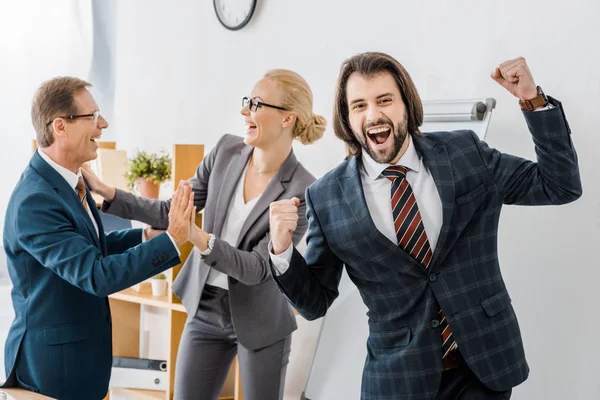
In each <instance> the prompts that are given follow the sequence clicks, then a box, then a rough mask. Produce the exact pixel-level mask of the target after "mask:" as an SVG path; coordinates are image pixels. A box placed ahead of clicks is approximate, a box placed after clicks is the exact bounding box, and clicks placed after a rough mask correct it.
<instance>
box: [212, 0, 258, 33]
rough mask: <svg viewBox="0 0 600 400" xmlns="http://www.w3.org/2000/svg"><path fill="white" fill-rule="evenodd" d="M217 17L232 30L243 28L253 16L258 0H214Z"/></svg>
mask: <svg viewBox="0 0 600 400" xmlns="http://www.w3.org/2000/svg"><path fill="white" fill-rule="evenodd" d="M213 4H214V6H215V12H216V14H217V18H218V19H219V21H220V22H221V24H222V25H223V26H224V27H225V28H227V29H231V30H238V29H241V28H243V27H244V26H245V25H246V24H247V23H248V22H249V21H250V18H252V14H253V13H254V8H255V7H256V0H213Z"/></svg>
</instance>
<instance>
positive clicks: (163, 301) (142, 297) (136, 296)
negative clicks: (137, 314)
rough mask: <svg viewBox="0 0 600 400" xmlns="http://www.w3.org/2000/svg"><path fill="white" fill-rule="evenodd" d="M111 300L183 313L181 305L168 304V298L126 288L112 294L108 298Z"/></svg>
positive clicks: (183, 309)
mask: <svg viewBox="0 0 600 400" xmlns="http://www.w3.org/2000/svg"><path fill="white" fill-rule="evenodd" d="M108 297H110V298H111V299H115V300H122V301H128V302H130V303H138V304H145V305H148V306H154V307H160V308H168V309H171V310H174V311H180V312H185V307H184V306H183V304H178V303H169V297H168V296H152V294H149V293H138V292H136V291H135V290H133V289H131V288H128V289H125V290H122V291H120V292H118V293H113V294H111V295H110V296H108Z"/></svg>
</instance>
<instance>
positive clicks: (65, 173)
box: [37, 147, 181, 255]
mask: <svg viewBox="0 0 600 400" xmlns="http://www.w3.org/2000/svg"><path fill="white" fill-rule="evenodd" d="M37 152H38V154H39V155H40V157H42V160H44V161H46V162H47V163H48V165H50V166H51V167H52V168H54V170H55V171H56V172H58V173H59V175H60V176H62V177H63V178H64V179H65V181H67V183H68V184H69V186H71V188H73V191H74V192H75V194H77V189H76V188H77V183H78V182H79V177H80V176H81V170H79V171H77V173H74V172H73V171H71V170H68V169H67V168H65V167H63V166H62V165H59V164H57V163H56V162H54V160H52V159H51V158H50V157H49V156H48V155H47V154H46V153H44V151H43V150H42V149H41V148H39V147H38V149H37ZM86 210H87V214H88V216H89V217H90V219H91V220H92V224H94V228H95V229H96V236H98V237H99V236H100V235H99V233H98V223H97V222H96V219H95V218H94V215H93V214H92V210H90V208H89V207H86ZM167 236H169V239H171V243H173V246H174V247H175V249H176V250H177V254H179V255H181V252H180V251H179V248H178V247H177V243H175V240H174V239H173V237H172V236H171V234H170V233H169V232H167ZM146 240H147V239H146V234H145V232H144V230H142V242H145V241H146Z"/></svg>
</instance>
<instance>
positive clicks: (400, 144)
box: [346, 72, 408, 164]
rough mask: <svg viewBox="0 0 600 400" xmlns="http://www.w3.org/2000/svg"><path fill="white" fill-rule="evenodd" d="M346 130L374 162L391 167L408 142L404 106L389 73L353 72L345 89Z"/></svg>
mask: <svg viewBox="0 0 600 400" xmlns="http://www.w3.org/2000/svg"><path fill="white" fill-rule="evenodd" d="M346 95H347V99H348V113H349V122H350V127H351V128H352V131H353V133H354V135H355V137H356V139H357V140H358V141H359V143H360V144H361V146H362V147H363V149H364V150H365V151H366V152H367V153H368V154H369V155H370V156H371V158H373V159H374V160H375V161H377V162H379V163H382V164H386V163H389V164H394V163H396V162H397V161H398V160H399V159H400V156H401V155H402V154H403V153H404V150H405V149H406V146H407V144H408V141H407V140H406V136H407V115H406V106H405V104H404V101H403V100H402V95H401V94H400V90H399V88H398V85H397V84H396V81H395V80H394V77H393V76H392V75H391V74H390V73H389V72H381V73H378V74H376V75H373V76H365V75H362V74H359V73H356V72H355V73H353V74H352V75H351V76H350V77H349V78H348V83H347V86H346Z"/></svg>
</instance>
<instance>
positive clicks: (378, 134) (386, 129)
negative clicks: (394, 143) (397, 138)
mask: <svg viewBox="0 0 600 400" xmlns="http://www.w3.org/2000/svg"><path fill="white" fill-rule="evenodd" d="M391 134H392V127H391V126H389V125H379V126H375V127H373V128H369V129H367V136H368V138H369V139H370V140H371V141H372V142H373V143H374V144H376V145H382V144H385V143H386V142H387V140H388V139H389V137H390V135H391Z"/></svg>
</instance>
